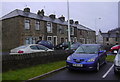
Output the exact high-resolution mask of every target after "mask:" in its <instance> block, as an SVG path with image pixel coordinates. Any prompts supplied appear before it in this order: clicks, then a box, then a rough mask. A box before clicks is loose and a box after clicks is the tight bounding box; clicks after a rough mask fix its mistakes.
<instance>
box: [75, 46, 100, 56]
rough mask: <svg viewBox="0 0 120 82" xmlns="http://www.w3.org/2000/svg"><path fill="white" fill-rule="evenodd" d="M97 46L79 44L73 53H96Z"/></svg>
mask: <svg viewBox="0 0 120 82" xmlns="http://www.w3.org/2000/svg"><path fill="white" fill-rule="evenodd" d="M98 48H99V47H98V46H95V45H81V46H80V47H79V48H78V49H77V50H76V51H75V53H77V54H79V53H84V54H97V53H98Z"/></svg>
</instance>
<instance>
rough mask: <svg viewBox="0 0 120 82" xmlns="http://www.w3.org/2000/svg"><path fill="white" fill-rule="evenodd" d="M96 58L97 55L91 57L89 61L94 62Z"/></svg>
mask: <svg viewBox="0 0 120 82" xmlns="http://www.w3.org/2000/svg"><path fill="white" fill-rule="evenodd" d="M95 59H96V57H95V58H91V59H89V60H88V61H87V62H94V61H95Z"/></svg>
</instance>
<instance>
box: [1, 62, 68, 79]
mask: <svg viewBox="0 0 120 82" xmlns="http://www.w3.org/2000/svg"><path fill="white" fill-rule="evenodd" d="M65 64H66V63H65V61H57V62H52V63H48V64H41V65H37V66H34V67H29V68H24V69H18V70H14V71H8V72H5V73H3V74H2V80H28V79H30V78H32V77H35V76H38V75H42V74H44V73H47V72H50V71H53V70H55V69H58V68H61V67H63V66H65Z"/></svg>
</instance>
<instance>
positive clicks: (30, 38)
mask: <svg viewBox="0 0 120 82" xmlns="http://www.w3.org/2000/svg"><path fill="white" fill-rule="evenodd" d="M35 42H36V38H32V37H28V38H25V44H35Z"/></svg>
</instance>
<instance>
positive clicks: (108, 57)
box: [106, 55, 115, 62]
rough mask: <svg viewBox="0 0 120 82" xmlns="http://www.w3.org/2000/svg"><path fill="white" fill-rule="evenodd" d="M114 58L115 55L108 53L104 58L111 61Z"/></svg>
mask: <svg viewBox="0 0 120 82" xmlns="http://www.w3.org/2000/svg"><path fill="white" fill-rule="evenodd" d="M114 59H115V55H108V56H107V58H106V60H107V61H108V62H113V61H114Z"/></svg>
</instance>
